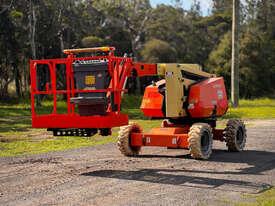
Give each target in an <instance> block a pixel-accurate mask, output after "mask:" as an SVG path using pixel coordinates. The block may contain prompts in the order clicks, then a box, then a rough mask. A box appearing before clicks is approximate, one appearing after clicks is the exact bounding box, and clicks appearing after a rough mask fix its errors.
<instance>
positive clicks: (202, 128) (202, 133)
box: [188, 123, 213, 160]
mask: <svg viewBox="0 0 275 206" xmlns="http://www.w3.org/2000/svg"><path fill="white" fill-rule="evenodd" d="M188 143H189V151H190V155H191V157H192V158H194V159H203V160H206V159H208V158H209V157H210V156H211V154H212V147H213V134H212V128H211V127H210V125H209V124H206V123H195V124H193V125H192V127H191V128H190V130H189V133H188Z"/></svg>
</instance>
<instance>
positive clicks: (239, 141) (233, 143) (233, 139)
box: [224, 119, 247, 152]
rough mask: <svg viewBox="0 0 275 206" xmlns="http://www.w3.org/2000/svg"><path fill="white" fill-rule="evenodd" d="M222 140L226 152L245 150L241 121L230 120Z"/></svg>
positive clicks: (244, 130) (244, 136)
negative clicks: (224, 143) (226, 149)
mask: <svg viewBox="0 0 275 206" xmlns="http://www.w3.org/2000/svg"><path fill="white" fill-rule="evenodd" d="M224 138H225V142H226V146H227V148H228V151H230V152H241V151H243V150H244V148H245V143H246V138H247V135H246V128H245V124H244V122H243V121H242V120H239V119H230V120H228V122H227V124H226V128H225V130H224Z"/></svg>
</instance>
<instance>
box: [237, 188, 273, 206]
mask: <svg viewBox="0 0 275 206" xmlns="http://www.w3.org/2000/svg"><path fill="white" fill-rule="evenodd" d="M251 199H253V200H254V201H251ZM234 205H235V206H274V205H275V189H274V188H272V189H270V190H267V191H265V192H263V193H260V194H256V195H245V196H244V200H242V201H239V202H238V203H235V204H234Z"/></svg>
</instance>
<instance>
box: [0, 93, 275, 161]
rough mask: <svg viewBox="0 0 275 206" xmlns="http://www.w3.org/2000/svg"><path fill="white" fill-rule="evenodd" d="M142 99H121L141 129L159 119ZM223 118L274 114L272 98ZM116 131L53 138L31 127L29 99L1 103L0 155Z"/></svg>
mask: <svg viewBox="0 0 275 206" xmlns="http://www.w3.org/2000/svg"><path fill="white" fill-rule="evenodd" d="M141 100H142V97H141V96H128V95H125V97H124V98H123V102H122V112H124V113H126V114H129V118H130V121H131V120H133V121H136V122H138V123H139V124H140V125H141V126H142V127H143V128H144V131H148V130H149V129H150V128H152V127H157V126H159V125H160V123H161V120H148V118H146V117H144V116H143V114H142V112H141V111H140V109H139V107H140V103H141ZM58 109H59V110H58V111H59V112H60V113H63V112H65V111H66V104H65V103H64V102H61V103H60V104H59V108H58ZM39 110H40V113H41V114H44V113H49V112H51V111H52V104H51V102H48V101H45V102H43V107H41V108H40V109H39ZM223 118H224V119H228V118H244V119H270V118H275V100H274V99H257V100H241V101H240V107H239V108H236V109H235V108H230V109H229V111H228V113H227V115H226V116H225V117H223ZM117 131H118V129H114V132H113V135H112V136H109V137H100V136H97V135H96V136H94V137H92V138H82V137H60V138H53V137H52V136H51V135H50V134H51V133H47V132H46V131H45V129H41V130H38V129H32V128H31V112H30V103H29V102H26V103H19V104H7V103H0V156H14V155H25V154H37V153H43V152H49V151H59V150H66V149H72V148H78V147H85V146H93V145H98V144H105V143H108V142H115V141H116V137H117ZM45 133H46V134H47V135H48V137H47V138H46V139H45V138H39V136H43V134H45ZM47 135H46V136H47ZM44 136H45V135H44Z"/></svg>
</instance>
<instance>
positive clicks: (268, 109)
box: [225, 98, 275, 119]
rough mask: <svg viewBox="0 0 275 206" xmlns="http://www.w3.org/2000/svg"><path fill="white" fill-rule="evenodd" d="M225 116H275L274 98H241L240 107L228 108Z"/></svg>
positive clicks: (268, 117) (248, 117) (247, 117)
mask: <svg viewBox="0 0 275 206" xmlns="http://www.w3.org/2000/svg"><path fill="white" fill-rule="evenodd" d="M225 118H243V119H271V118H275V99H267V98H266V99H256V100H241V101H240V107H238V108H229V110H228V112H227V114H226V116H225Z"/></svg>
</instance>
